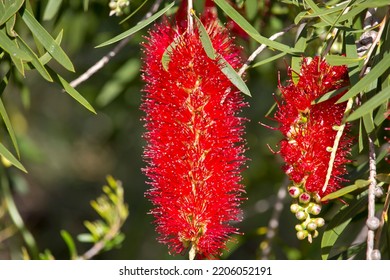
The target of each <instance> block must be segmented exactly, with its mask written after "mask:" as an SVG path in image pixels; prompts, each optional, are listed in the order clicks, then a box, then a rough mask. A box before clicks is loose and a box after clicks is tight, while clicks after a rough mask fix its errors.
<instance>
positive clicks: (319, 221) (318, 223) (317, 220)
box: [314, 218, 325, 228]
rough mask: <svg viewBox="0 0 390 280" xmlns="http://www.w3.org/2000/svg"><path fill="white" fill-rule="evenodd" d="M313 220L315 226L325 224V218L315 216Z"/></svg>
mask: <svg viewBox="0 0 390 280" xmlns="http://www.w3.org/2000/svg"><path fill="white" fill-rule="evenodd" d="M314 222H315V223H316V225H317V227H319V228H320V227H323V226H324V225H325V220H324V219H323V218H316V219H315V220H314Z"/></svg>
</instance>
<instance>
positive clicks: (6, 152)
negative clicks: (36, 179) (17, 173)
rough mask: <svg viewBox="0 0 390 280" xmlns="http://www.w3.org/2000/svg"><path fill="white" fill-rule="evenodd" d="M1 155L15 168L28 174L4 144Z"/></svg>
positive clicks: (1, 146) (0, 151)
mask: <svg viewBox="0 0 390 280" xmlns="http://www.w3.org/2000/svg"><path fill="white" fill-rule="evenodd" d="M0 155H1V156H3V157H4V158H5V159H6V160H8V161H9V163H11V164H12V165H13V166H15V167H17V168H19V169H20V170H22V171H23V172H25V173H27V170H26V168H25V167H24V166H23V164H21V163H20V162H19V160H17V159H16V158H15V157H14V155H13V154H12V153H11V152H10V151H9V150H8V149H7V148H6V147H5V146H4V145H3V144H2V143H0Z"/></svg>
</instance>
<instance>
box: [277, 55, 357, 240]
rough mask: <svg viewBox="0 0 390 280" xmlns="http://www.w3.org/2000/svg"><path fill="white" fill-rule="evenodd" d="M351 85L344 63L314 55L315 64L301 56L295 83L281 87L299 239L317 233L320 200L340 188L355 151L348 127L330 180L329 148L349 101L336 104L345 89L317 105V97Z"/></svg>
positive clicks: (287, 161)
mask: <svg viewBox="0 0 390 280" xmlns="http://www.w3.org/2000/svg"><path fill="white" fill-rule="evenodd" d="M348 84H349V81H348V73H347V69H346V67H344V66H330V65H328V64H327V63H326V61H325V60H321V59H320V58H319V57H315V58H314V59H313V60H312V61H311V62H309V61H308V59H307V58H304V59H303V62H302V68H301V72H300V74H299V81H298V83H297V84H294V83H293V82H292V81H289V83H288V84H287V86H280V90H281V93H282V97H283V100H282V102H281V104H278V111H277V112H276V114H275V118H276V120H277V121H278V122H279V123H280V127H279V130H280V131H281V132H282V133H283V135H284V137H285V138H284V139H283V140H282V141H281V143H280V145H281V149H280V154H281V156H282V157H283V159H284V161H285V166H284V167H283V169H284V171H285V172H286V174H287V175H288V176H289V178H290V179H291V181H292V186H290V188H289V193H290V195H291V196H292V197H293V198H296V200H297V202H298V205H297V204H293V205H294V206H293V207H292V211H293V212H294V213H295V214H296V216H297V218H298V219H299V220H302V221H303V223H302V224H300V225H297V231H298V234H297V236H298V238H299V239H304V238H306V237H309V241H311V238H312V237H315V236H316V235H318V232H316V230H315V228H316V227H314V226H311V227H309V229H310V228H311V229H313V228H314V230H309V229H308V224H309V223H311V222H313V219H312V218H310V214H312V215H317V214H319V211H320V207H321V205H320V204H321V198H322V197H324V196H325V195H327V194H329V193H332V192H334V191H336V190H338V189H340V188H341V187H342V186H341V183H342V182H343V181H344V180H345V179H343V175H344V174H345V173H346V168H345V164H346V163H348V162H349V160H348V159H347V158H346V157H347V155H348V154H349V153H350V149H351V138H350V137H349V136H348V131H349V125H347V126H346V128H345V130H344V133H343V135H342V136H341V138H340V140H339V145H338V149H337V151H336V154H335V158H334V162H333V165H332V166H331V168H332V169H331V173H330V174H331V176H330V178H329V180H328V182H327V184H326V180H327V179H326V177H327V173H328V168H329V162H330V159H331V152H332V148H333V145H334V142H335V139H336V134H337V130H338V127H339V126H340V125H341V124H342V119H343V116H344V111H345V107H346V103H341V104H335V102H336V101H337V99H338V98H339V97H340V95H342V94H343V93H341V94H340V95H338V96H335V97H333V98H331V99H328V100H327V101H325V102H321V103H318V104H313V101H314V100H315V99H317V98H319V97H321V96H323V95H324V94H325V93H327V92H330V91H332V90H336V89H340V88H342V87H345V86H348ZM304 214H305V215H304ZM317 219H318V218H317ZM322 223H323V222H322V221H320V222H319V224H322Z"/></svg>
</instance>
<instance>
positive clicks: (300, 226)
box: [295, 224, 304, 231]
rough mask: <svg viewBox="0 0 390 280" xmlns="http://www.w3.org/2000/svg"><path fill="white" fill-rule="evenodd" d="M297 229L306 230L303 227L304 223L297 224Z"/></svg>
mask: <svg viewBox="0 0 390 280" xmlns="http://www.w3.org/2000/svg"><path fill="white" fill-rule="evenodd" d="M295 230H296V231H302V230H304V228H303V226H302V225H300V224H297V225H296V226H295Z"/></svg>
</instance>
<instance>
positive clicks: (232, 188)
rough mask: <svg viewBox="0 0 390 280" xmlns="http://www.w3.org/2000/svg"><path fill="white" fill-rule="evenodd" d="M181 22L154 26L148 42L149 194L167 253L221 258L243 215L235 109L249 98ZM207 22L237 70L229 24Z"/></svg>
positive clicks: (216, 46) (240, 129)
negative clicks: (224, 25)
mask: <svg viewBox="0 0 390 280" xmlns="http://www.w3.org/2000/svg"><path fill="white" fill-rule="evenodd" d="M176 22H177V25H171V24H169V23H166V22H164V23H163V24H160V25H157V26H155V27H154V28H153V29H151V31H150V32H149V38H148V39H147V42H146V43H145V44H144V53H145V57H144V66H143V75H142V77H143V79H144V81H145V82H146V86H145V96H144V98H143V102H142V105H141V109H142V110H143V111H144V112H145V114H146V115H145V118H144V121H145V128H146V133H145V134H144V138H145V140H146V142H147V145H146V147H145V150H144V158H145V161H146V162H147V164H148V165H147V167H146V168H145V169H144V172H145V174H146V175H147V177H148V178H149V180H150V181H149V184H150V185H151V188H150V189H149V190H148V191H147V192H146V197H147V198H148V199H150V201H151V202H152V204H153V206H154V208H153V209H152V210H151V211H150V213H151V214H152V215H153V216H154V218H155V223H156V231H157V232H158V234H159V237H158V240H159V241H160V242H161V243H163V244H166V245H168V247H169V249H170V253H173V254H179V253H183V252H185V251H188V250H190V255H191V252H192V256H194V254H196V257H197V258H216V257H218V256H219V255H221V251H222V250H223V249H225V248H226V241H227V240H228V239H229V236H230V235H231V234H236V233H238V228H236V227H235V226H234V225H232V223H234V222H238V221H240V220H241V210H240V208H239V206H240V204H241V202H242V200H243V198H242V197H241V195H242V194H243V193H244V189H243V186H242V185H241V183H240V181H241V170H242V166H243V164H244V162H245V161H246V158H245V156H244V151H245V142H244V140H243V138H242V135H243V134H244V126H243V123H244V121H245V119H243V118H241V117H239V116H238V114H239V113H240V111H241V109H242V108H243V107H244V106H246V103H245V102H244V100H243V97H242V96H241V94H240V93H239V92H238V91H237V89H235V87H234V86H233V85H232V83H231V82H230V80H229V79H228V78H227V77H226V76H225V75H224V74H223V73H222V71H221V65H220V64H219V63H220V62H219V59H218V57H217V59H215V60H212V59H211V58H209V57H208V56H207V54H206V52H205V50H204V49H203V46H202V42H201V40H200V37H199V32H198V30H197V28H194V30H193V32H188V31H187V30H186V29H185V28H184V27H185V24H183V19H182V16H179V17H177V18H176ZM204 25H205V28H206V30H207V32H208V34H209V36H210V39H211V41H212V44H213V47H214V49H215V51H216V53H217V54H218V56H221V57H223V58H224V59H225V60H226V61H227V62H228V63H229V64H230V65H231V66H232V67H233V68H234V69H237V68H238V67H239V66H240V65H241V62H240V59H239V49H238V48H237V47H235V46H234V45H233V42H232V39H230V38H229V36H228V33H227V30H226V29H224V28H223V27H221V26H220V25H219V24H218V22H217V21H216V20H214V19H212V18H211V17H206V18H204ZM167 49H168V50H169V49H170V50H169V61H168V62H167V63H166V65H165V66H163V64H162V59H163V57H164V56H165V55H166V53H167ZM226 92H229V94H226Z"/></svg>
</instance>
